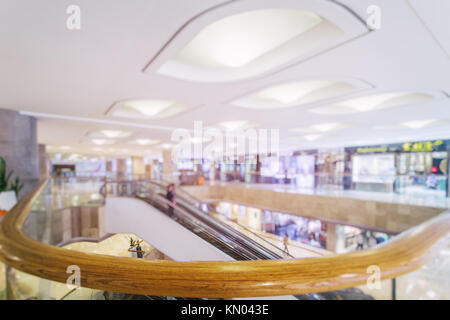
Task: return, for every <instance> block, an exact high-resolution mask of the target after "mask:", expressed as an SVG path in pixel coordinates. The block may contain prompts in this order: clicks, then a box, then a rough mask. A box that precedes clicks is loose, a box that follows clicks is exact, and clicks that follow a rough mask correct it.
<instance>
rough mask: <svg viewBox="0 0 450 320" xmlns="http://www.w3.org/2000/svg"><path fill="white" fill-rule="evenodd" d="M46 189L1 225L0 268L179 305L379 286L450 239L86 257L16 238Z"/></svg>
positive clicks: (443, 227)
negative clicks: (330, 248)
mask: <svg viewBox="0 0 450 320" xmlns="http://www.w3.org/2000/svg"><path fill="white" fill-rule="evenodd" d="M44 186H45V182H42V183H41V184H40V185H39V187H37V188H36V189H35V190H34V191H33V192H31V193H30V194H28V195H27V196H25V197H24V198H23V199H22V200H21V201H20V202H19V203H18V204H17V205H16V206H15V207H14V208H13V209H12V210H11V211H10V212H8V213H7V214H6V215H5V217H4V219H3V221H2V223H0V260H2V261H3V262H4V263H5V264H7V265H9V266H11V267H14V268H16V269H18V270H21V271H23V272H27V273H30V274H33V275H36V276H38V277H42V278H45V279H50V280H54V281H58V282H66V279H67V278H68V276H69V274H67V273H66V270H67V267H68V266H70V265H77V266H78V267H79V268H80V270H81V285H82V286H83V287H87V288H93V289H100V290H107V291H114V292H124V293H130V294H151V295H159V296H176V297H204V298H231V297H258V296H277V295H292V294H304V293H313V292H324V291H330V290H337V289H342V288H349V287H354V286H358V285H361V284H364V283H366V281H367V279H368V277H369V276H370V275H371V274H369V273H368V272H367V269H368V267H369V266H372V265H376V266H378V267H379V268H380V271H381V279H382V280H384V279H389V278H394V277H397V276H399V275H402V274H405V273H408V272H411V271H413V270H415V269H417V268H419V267H420V266H422V265H423V264H425V263H426V262H427V261H428V260H429V259H431V258H432V257H433V256H434V255H435V254H436V253H437V250H439V249H440V248H441V245H442V244H443V243H444V238H445V236H446V235H447V234H448V233H449V232H450V214H448V213H445V214H441V215H439V216H437V217H435V218H433V219H430V220H428V221H427V222H425V223H423V224H421V225H419V226H417V227H414V228H412V229H410V230H408V231H406V232H403V233H401V234H400V235H398V236H397V237H395V238H394V239H393V240H391V241H389V242H388V243H386V244H383V245H380V246H378V247H376V248H374V249H368V250H362V251H357V252H352V253H347V254H339V255H328V256H324V257H318V258H305V259H289V260H264V261H262V260H260V261H227V262H223V261H217V262H206V261H205V262H176V261H150V260H144V259H134V258H119V257H113V256H107V255H99V254H89V253H83V252H77V251H73V250H67V249H63V248H58V247H55V246H50V245H46V244H43V243H40V242H38V241H35V240H33V239H31V238H29V237H28V236H27V235H25V234H24V232H23V231H22V230H21V227H22V225H23V222H24V221H25V219H26V217H27V216H28V214H29V212H30V209H31V206H32V203H33V202H34V201H35V199H36V198H37V196H38V195H39V193H40V192H41V190H42V189H43V188H44Z"/></svg>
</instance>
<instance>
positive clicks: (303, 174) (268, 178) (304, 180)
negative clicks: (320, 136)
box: [261, 150, 317, 188]
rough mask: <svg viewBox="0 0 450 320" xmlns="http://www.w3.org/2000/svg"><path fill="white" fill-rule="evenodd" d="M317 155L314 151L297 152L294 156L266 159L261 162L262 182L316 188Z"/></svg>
mask: <svg viewBox="0 0 450 320" xmlns="http://www.w3.org/2000/svg"><path fill="white" fill-rule="evenodd" d="M316 155H317V151H315V150H314V151H301V152H296V153H294V154H293V155H292V156H280V157H264V158H263V159H262V160H261V176H262V181H263V182H265V183H278V184H293V185H296V186H297V187H300V188H314V187H315V184H316V181H315V174H314V171H315V164H316Z"/></svg>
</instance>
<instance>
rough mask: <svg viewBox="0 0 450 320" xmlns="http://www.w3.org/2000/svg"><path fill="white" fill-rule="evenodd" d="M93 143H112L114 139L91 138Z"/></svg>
mask: <svg viewBox="0 0 450 320" xmlns="http://www.w3.org/2000/svg"><path fill="white" fill-rule="evenodd" d="M91 141H92V143H93V144H97V145H100V146H101V145H105V144H113V143H115V141H114V140H107V139H92V140H91Z"/></svg>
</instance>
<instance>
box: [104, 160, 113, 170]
mask: <svg viewBox="0 0 450 320" xmlns="http://www.w3.org/2000/svg"><path fill="white" fill-rule="evenodd" d="M112 171H113V163H112V161H111V160H107V161H106V172H112Z"/></svg>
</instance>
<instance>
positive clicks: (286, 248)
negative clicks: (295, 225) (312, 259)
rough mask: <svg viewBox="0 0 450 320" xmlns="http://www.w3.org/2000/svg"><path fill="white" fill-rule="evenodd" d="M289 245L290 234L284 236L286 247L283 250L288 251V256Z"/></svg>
mask: <svg viewBox="0 0 450 320" xmlns="http://www.w3.org/2000/svg"><path fill="white" fill-rule="evenodd" d="M288 243H289V236H288V234H287V233H286V234H285V235H284V238H283V245H284V249H283V250H284V251H286V253H287V254H289V248H288Z"/></svg>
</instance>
